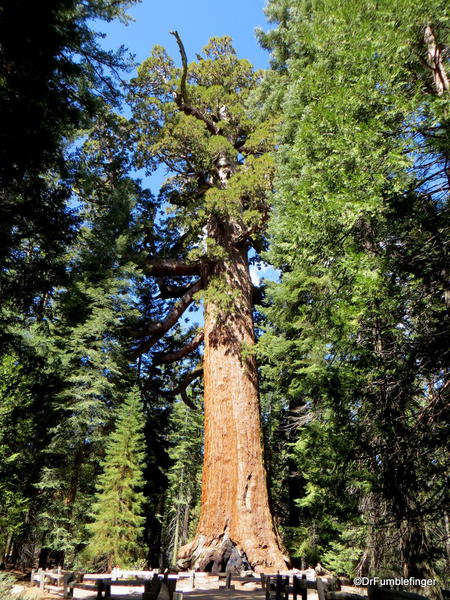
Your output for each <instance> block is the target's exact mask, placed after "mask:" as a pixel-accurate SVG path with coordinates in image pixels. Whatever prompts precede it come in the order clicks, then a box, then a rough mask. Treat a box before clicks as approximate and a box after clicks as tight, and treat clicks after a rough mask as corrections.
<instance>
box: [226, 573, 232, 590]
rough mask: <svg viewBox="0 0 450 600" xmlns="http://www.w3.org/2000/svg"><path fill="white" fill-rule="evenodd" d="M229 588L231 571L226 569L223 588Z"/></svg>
mask: <svg viewBox="0 0 450 600" xmlns="http://www.w3.org/2000/svg"><path fill="white" fill-rule="evenodd" d="M230 588H231V571H228V573H227V578H226V580H225V589H227V590H229V589H230Z"/></svg>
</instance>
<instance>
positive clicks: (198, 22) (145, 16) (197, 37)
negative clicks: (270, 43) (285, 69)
mask: <svg viewBox="0 0 450 600" xmlns="http://www.w3.org/2000/svg"><path fill="white" fill-rule="evenodd" d="M265 4H266V2H265V0H225V1H224V2H217V1H215V0H159V1H158V0H142V2H141V3H140V4H138V5H136V6H133V7H132V8H131V9H130V10H129V11H128V13H129V14H130V15H131V16H132V17H133V18H134V22H131V23H129V24H128V25H123V24H122V23H120V22H116V21H115V22H113V23H104V22H99V23H98V24H96V25H97V27H96V29H97V30H98V31H102V32H104V33H106V35H107V37H106V38H105V40H104V42H103V45H104V46H105V47H107V48H110V49H115V48H118V47H119V46H121V45H124V46H126V47H127V48H128V49H129V50H130V52H131V53H132V54H135V55H136V60H137V62H142V61H143V60H144V59H145V58H147V56H148V55H149V54H150V50H151V48H152V47H153V46H155V45H160V46H164V47H165V48H166V49H167V51H168V52H169V54H170V55H171V56H173V57H174V58H175V57H177V56H178V49H177V46H176V42H175V39H174V38H173V36H171V35H170V34H169V31H171V30H174V29H176V30H177V31H178V32H179V33H180V35H181V38H182V40H183V43H184V45H185V48H186V52H187V54H188V60H190V59H193V58H195V53H196V52H197V53H198V52H199V51H200V50H201V48H202V47H203V46H205V45H206V44H207V42H208V39H209V38H210V37H212V36H221V35H230V36H231V37H232V38H233V41H234V46H235V48H236V50H237V52H238V54H239V56H240V57H241V58H247V59H248V60H249V61H250V62H251V63H253V65H254V66H255V67H256V68H258V69H261V68H266V67H267V66H268V62H269V58H268V53H267V52H266V51H265V50H263V49H262V48H261V47H260V46H259V44H258V42H257V40H256V36H255V27H258V26H259V27H262V28H264V29H267V27H268V26H267V22H266V19H265V16H264V6H265Z"/></svg>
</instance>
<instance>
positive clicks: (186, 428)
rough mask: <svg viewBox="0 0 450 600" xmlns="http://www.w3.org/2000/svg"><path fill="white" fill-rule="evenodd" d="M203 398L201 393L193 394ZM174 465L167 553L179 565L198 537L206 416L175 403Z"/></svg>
mask: <svg viewBox="0 0 450 600" xmlns="http://www.w3.org/2000/svg"><path fill="white" fill-rule="evenodd" d="M189 393H190V395H191V396H194V395H199V390H190V392H189ZM169 427H170V429H171V432H170V434H169V442H170V447H169V450H168V452H169V457H170V459H171V462H172V464H171V465H170V467H169V469H168V472H167V477H168V489H167V496H166V501H165V515H164V520H165V529H164V542H165V543H164V551H165V554H166V562H167V563H168V564H171V565H175V564H176V562H177V557H178V550H179V549H180V547H181V546H183V545H184V544H186V543H187V542H188V540H189V538H190V537H192V536H193V535H194V533H195V528H196V526H197V522H198V517H199V509H200V489H201V471H202V462H203V415H202V412H201V411H200V410H198V409H197V410H195V411H193V410H192V409H189V407H188V406H186V404H185V403H184V402H180V401H178V402H175V403H174V405H173V409H172V413H171V416H170V420H169Z"/></svg>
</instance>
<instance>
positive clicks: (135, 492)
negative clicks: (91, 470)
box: [88, 389, 145, 569]
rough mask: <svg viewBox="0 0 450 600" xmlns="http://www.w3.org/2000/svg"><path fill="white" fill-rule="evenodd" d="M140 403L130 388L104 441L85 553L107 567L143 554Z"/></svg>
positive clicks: (142, 462)
mask: <svg viewBox="0 0 450 600" xmlns="http://www.w3.org/2000/svg"><path fill="white" fill-rule="evenodd" d="M143 427H144V416H143V406H142V402H141V399H140V394H139V391H138V390H137V389H133V390H132V391H131V392H130V393H129V394H128V395H127V397H126V399H125V400H124V403H123V405H122V406H121V407H120V408H119V409H118V411H117V422H116V426H115V429H114V431H113V432H112V433H111V436H110V438H109V440H108V442H107V445H106V450H105V459H104V461H103V463H102V467H103V473H102V474H101V475H100V477H99V483H98V488H97V490H98V491H97V494H96V502H95V504H94V505H93V515H94V522H93V523H92V524H91V525H89V530H90V533H91V535H92V539H91V542H90V544H89V546H88V553H89V554H90V555H91V556H92V557H99V556H103V557H107V563H108V568H109V569H111V568H112V567H113V566H116V565H120V566H121V567H127V566H131V565H132V564H133V562H135V561H136V560H137V559H139V558H142V557H143V556H145V548H144V547H143V543H142V533H143V524H144V520H145V519H144V517H143V516H142V513H143V506H144V502H145V500H144V496H143V494H142V491H141V490H142V488H143V486H144V479H143V469H144V458H145V444H144V436H143V433H142V430H143Z"/></svg>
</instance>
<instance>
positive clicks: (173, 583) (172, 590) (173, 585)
mask: <svg viewBox="0 0 450 600" xmlns="http://www.w3.org/2000/svg"><path fill="white" fill-rule="evenodd" d="M176 587H177V580H176V579H168V580H167V589H168V590H169V598H170V600H173V595H174V593H175V589H176Z"/></svg>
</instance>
